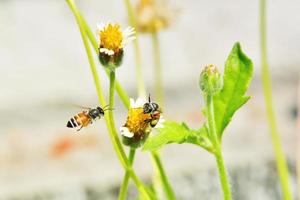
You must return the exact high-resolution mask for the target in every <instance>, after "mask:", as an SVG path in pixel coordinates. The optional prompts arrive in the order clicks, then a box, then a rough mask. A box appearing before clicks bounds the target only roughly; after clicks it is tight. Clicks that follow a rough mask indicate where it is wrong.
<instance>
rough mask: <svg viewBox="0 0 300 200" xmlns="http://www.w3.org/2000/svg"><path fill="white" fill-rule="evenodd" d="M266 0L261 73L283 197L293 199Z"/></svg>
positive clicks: (262, 4) (262, 16) (262, 17)
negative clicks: (269, 53) (274, 79)
mask: <svg viewBox="0 0 300 200" xmlns="http://www.w3.org/2000/svg"><path fill="white" fill-rule="evenodd" d="M266 37H267V35H266V0H261V1H260V47H261V74H262V83H263V90H264V96H265V103H266V110H267V115H268V121H269V127H270V133H271V138H272V143H273V148H274V151H275V157H276V165H277V170H278V173H279V177H280V184H281V188H282V193H283V197H284V199H285V200H291V199H292V194H291V189H290V185H289V171H288V167H287V163H286V159H285V156H284V153H283V150H282V145H281V139H280V135H279V132H278V128H277V122H276V121H277V120H276V116H275V112H274V109H273V100H272V85H271V78H270V72H269V65H268V61H267V39H266Z"/></svg>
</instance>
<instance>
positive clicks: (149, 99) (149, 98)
mask: <svg viewBox="0 0 300 200" xmlns="http://www.w3.org/2000/svg"><path fill="white" fill-rule="evenodd" d="M148 101H149V103H150V102H151V97H150V93H149V96H148Z"/></svg>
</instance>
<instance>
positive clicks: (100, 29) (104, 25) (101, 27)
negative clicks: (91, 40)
mask: <svg viewBox="0 0 300 200" xmlns="http://www.w3.org/2000/svg"><path fill="white" fill-rule="evenodd" d="M105 27H106V24H104V23H100V24H97V33H99V32H100V31H103V29H104V28H105Z"/></svg>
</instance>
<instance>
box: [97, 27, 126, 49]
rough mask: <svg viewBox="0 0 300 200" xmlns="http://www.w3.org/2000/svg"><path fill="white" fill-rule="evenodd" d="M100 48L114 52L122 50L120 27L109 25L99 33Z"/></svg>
mask: <svg viewBox="0 0 300 200" xmlns="http://www.w3.org/2000/svg"><path fill="white" fill-rule="evenodd" d="M99 36H100V41H101V43H100V46H101V47H103V48H106V49H109V50H113V51H114V52H116V51H118V50H119V49H121V48H122V41H123V35H122V31H121V30H120V25H118V24H109V25H108V26H106V27H105V28H104V29H103V30H102V31H100V33H99Z"/></svg>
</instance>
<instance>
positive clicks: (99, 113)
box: [67, 105, 110, 131]
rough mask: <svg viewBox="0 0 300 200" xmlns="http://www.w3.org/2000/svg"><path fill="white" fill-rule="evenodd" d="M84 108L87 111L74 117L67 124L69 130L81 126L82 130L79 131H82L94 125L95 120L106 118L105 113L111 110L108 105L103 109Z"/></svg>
mask: <svg viewBox="0 0 300 200" xmlns="http://www.w3.org/2000/svg"><path fill="white" fill-rule="evenodd" d="M83 108H84V109H86V110H84V111H82V112H80V113H78V114H77V115H74V116H73V117H72V118H71V119H70V120H69V121H68V122H67V127H68V128H75V127H79V126H80V128H79V129H78V130H77V131H80V130H81V129H82V128H83V127H86V126H88V125H90V124H92V123H93V121H94V120H96V119H101V117H103V116H104V112H105V111H106V110H109V109H110V108H108V105H107V106H105V107H103V108H101V107H99V106H98V107H96V108H88V107H83Z"/></svg>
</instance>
